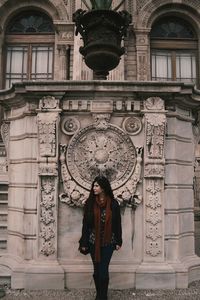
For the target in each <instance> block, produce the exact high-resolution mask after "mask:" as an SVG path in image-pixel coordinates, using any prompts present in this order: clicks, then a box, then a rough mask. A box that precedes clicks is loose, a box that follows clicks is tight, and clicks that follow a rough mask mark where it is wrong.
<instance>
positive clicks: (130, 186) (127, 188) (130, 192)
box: [59, 145, 142, 208]
mask: <svg viewBox="0 0 200 300" xmlns="http://www.w3.org/2000/svg"><path fill="white" fill-rule="evenodd" d="M66 150H67V146H66V145H60V162H61V174H62V182H63V188H64V193H62V194H61V195H60V196H59V198H60V201H61V202H65V203H66V204H68V205H69V206H76V207H82V206H83V205H84V204H85V201H86V200H87V198H88V196H89V191H88V190H86V189H84V188H82V187H81V186H80V185H79V184H77V183H76V181H75V180H74V179H73V177H72V176H71V175H70V173H69V171H68V168H67V165H66V160H65V157H66ZM136 151H137V159H136V161H137V163H136V166H135V170H134V173H133V174H132V175H131V177H130V179H129V180H128V181H127V182H126V183H125V184H124V185H123V186H122V187H120V188H117V189H115V190H114V195H115V198H116V199H117V200H118V202H119V203H120V205H121V206H125V205H127V206H129V207H133V208H136V207H137V206H138V205H139V204H140V203H141V201H142V197H141V195H140V193H139V192H138V191H137V185H138V183H139V181H140V176H141V162H142V158H141V155H142V149H141V148H137V149H136ZM111 185H112V187H113V184H112V182H111ZM90 186H91V182H90ZM90 186H88V189H89V188H90Z"/></svg>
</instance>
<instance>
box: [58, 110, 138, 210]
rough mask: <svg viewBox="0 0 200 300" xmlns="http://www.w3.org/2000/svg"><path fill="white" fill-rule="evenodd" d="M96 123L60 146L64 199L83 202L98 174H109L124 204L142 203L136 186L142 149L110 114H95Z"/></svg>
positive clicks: (107, 175) (71, 203)
mask: <svg viewBox="0 0 200 300" xmlns="http://www.w3.org/2000/svg"><path fill="white" fill-rule="evenodd" d="M93 117H94V121H95V122H94V124H92V125H89V126H87V127H85V128H83V129H81V130H80V131H78V132H77V133H76V134H75V135H74V136H73V137H72V138H71V140H70V142H69V144H68V146H66V145H61V146H60V162H61V174H62V181H63V189H64V193H63V194H61V195H60V200H61V201H62V202H65V203H67V204H68V205H71V206H83V205H84V203H85V201H86V199H87V197H88V192H89V190H90V188H91V183H92V181H93V180H94V178H95V177H96V176H97V175H100V174H102V175H105V176H106V177H108V178H109V180H110V182H111V185H112V188H113V190H114V194H115V196H116V198H117V199H118V201H119V202H120V203H121V204H124V203H127V204H128V205H130V206H134V205H136V206H137V205H138V204H139V203H140V202H141V196H140V195H139V193H138V192H137V190H136V187H137V184H138V182H139V180H140V175H141V161H142V159H141V154H142V149H136V148H135V147H134V145H133V143H132V141H131V139H130V137H129V136H128V135H127V134H126V133H125V132H124V131H123V130H122V129H120V128H119V127H117V126H115V125H112V124H110V123H109V119H110V115H109V114H94V115H93Z"/></svg>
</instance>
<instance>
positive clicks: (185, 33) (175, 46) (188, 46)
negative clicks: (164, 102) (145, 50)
mask: <svg viewBox="0 0 200 300" xmlns="http://www.w3.org/2000/svg"><path fill="white" fill-rule="evenodd" d="M150 38H151V75H152V80H160V81H161V80H174V81H184V82H194V83H196V80H197V74H196V73H197V49H198V46H197V38H196V34H195V32H194V30H193V28H192V26H191V25H190V24H189V23H188V22H186V21H185V20H182V19H180V18H177V17H164V18H161V19H160V20H159V21H157V22H156V23H155V24H154V25H153V27H152V30H151V34H150Z"/></svg>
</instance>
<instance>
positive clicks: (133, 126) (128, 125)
mask: <svg viewBox="0 0 200 300" xmlns="http://www.w3.org/2000/svg"><path fill="white" fill-rule="evenodd" d="M122 128H123V129H124V131H125V132H127V133H128V134H130V135H136V134H138V133H139V132H140V131H141V130H142V122H141V121H140V119H139V118H137V117H128V118H126V119H125V120H124V121H123V124H122Z"/></svg>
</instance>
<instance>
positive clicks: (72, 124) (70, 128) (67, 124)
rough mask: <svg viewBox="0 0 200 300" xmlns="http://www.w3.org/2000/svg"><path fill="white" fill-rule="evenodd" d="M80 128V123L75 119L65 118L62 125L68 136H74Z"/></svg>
mask: <svg viewBox="0 0 200 300" xmlns="http://www.w3.org/2000/svg"><path fill="white" fill-rule="evenodd" d="M79 128H80V122H79V120H78V119H76V118H74V117H67V118H64V119H63V121H62V123H61V129H62V131H63V132H64V133H65V134H67V135H73V134H74V133H75V132H77V131H78V130H79Z"/></svg>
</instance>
